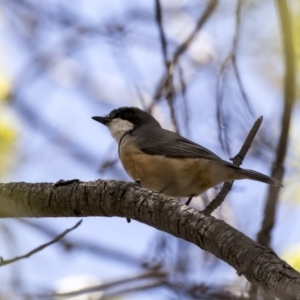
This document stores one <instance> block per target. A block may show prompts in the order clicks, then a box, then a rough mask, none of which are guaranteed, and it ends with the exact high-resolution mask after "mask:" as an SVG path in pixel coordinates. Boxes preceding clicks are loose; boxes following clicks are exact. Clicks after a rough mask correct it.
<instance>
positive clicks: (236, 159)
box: [202, 116, 263, 215]
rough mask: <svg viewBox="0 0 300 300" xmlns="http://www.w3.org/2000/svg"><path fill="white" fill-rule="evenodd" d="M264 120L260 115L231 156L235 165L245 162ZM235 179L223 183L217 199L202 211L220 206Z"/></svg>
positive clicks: (207, 213)
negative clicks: (233, 155)
mask: <svg viewBox="0 0 300 300" xmlns="http://www.w3.org/2000/svg"><path fill="white" fill-rule="evenodd" d="M262 121H263V117H262V116H260V117H259V118H258V119H257V120H256V121H255V123H254V125H253V126H252V128H251V130H250V132H249V134H248V136H247V138H246V140H245V142H244V144H243V146H242V148H241V150H240V152H239V153H238V154H237V155H236V156H235V157H234V158H231V160H232V162H233V164H234V165H236V166H238V167H239V166H240V165H241V164H242V162H243V159H244V158H245V156H246V154H247V152H248V150H249V149H250V146H251V144H252V142H253V140H254V138H255V135H256V134H257V131H258V129H259V127H260V125H261V123H262ZM233 182H234V181H231V182H225V183H224V184H223V187H222V189H221V191H220V192H219V194H218V195H217V197H216V198H215V199H213V200H212V201H211V202H210V204H208V205H207V207H206V208H205V209H204V210H203V211H202V212H203V213H204V214H206V215H210V214H211V213H212V212H213V211H214V210H215V209H216V208H217V207H219V206H220V205H221V204H222V203H223V201H224V199H225V197H226V196H227V194H228V193H229V192H230V190H231V188H232V185H233Z"/></svg>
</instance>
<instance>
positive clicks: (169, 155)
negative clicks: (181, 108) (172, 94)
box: [92, 107, 283, 205]
mask: <svg viewBox="0 0 300 300" xmlns="http://www.w3.org/2000/svg"><path fill="white" fill-rule="evenodd" d="M92 119H93V120H95V121H97V122H100V123H101V124H103V125H105V126H106V127H107V128H108V129H109V131H110V133H111V135H112V137H113V138H114V139H115V141H116V142H117V144H118V154H119V158H120V160H121V163H122V165H123V167H124V169H125V170H126V172H127V174H128V175H129V176H130V177H131V178H132V179H133V180H134V181H136V182H137V183H139V184H140V185H141V186H142V187H145V188H148V189H150V190H153V191H156V192H161V193H163V194H165V195H167V196H171V197H187V198H188V200H187V202H186V204H187V205H189V204H190V202H191V200H192V198H193V197H195V196H198V195H200V194H202V193H204V192H205V191H207V190H208V189H210V188H212V187H214V186H216V185H218V184H220V183H222V182H228V181H232V180H240V179H250V180H255V181H260V182H263V183H266V184H270V185H274V186H280V187H282V186H283V185H282V184H281V183H280V182H279V181H278V180H277V179H275V178H272V177H269V176H267V175H264V174H262V173H259V172H256V171H253V170H248V169H243V168H240V167H238V166H236V165H234V164H232V163H230V162H227V161H225V160H223V159H222V158H220V157H219V156H217V155H216V154H215V153H213V152H212V151H210V150H208V149H206V148H204V147H203V146H200V145H199V144H197V143H195V142H192V141H190V140H189V139H187V138H185V137H183V136H181V135H179V134H177V133H175V132H173V131H170V130H167V129H164V128H162V127H161V125H160V124H159V122H158V121H157V120H156V119H155V118H154V117H153V116H152V115H151V114H150V113H148V112H146V111H143V110H141V109H139V108H137V107H120V108H117V109H114V110H112V111H111V112H110V113H109V114H108V115H106V116H103V117H99V116H96V117H92Z"/></svg>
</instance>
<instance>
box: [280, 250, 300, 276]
mask: <svg viewBox="0 0 300 300" xmlns="http://www.w3.org/2000/svg"><path fill="white" fill-rule="evenodd" d="M282 259H283V260H285V261H286V262H287V263H288V264H289V265H291V266H292V267H293V268H295V269H296V270H297V271H300V245H295V246H293V247H292V248H289V249H288V250H286V251H285V252H284V253H283V255H282Z"/></svg>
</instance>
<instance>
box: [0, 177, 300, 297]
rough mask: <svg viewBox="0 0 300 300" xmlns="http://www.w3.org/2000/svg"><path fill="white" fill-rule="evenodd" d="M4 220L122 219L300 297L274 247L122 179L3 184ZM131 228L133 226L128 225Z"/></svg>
mask: <svg viewBox="0 0 300 300" xmlns="http://www.w3.org/2000/svg"><path fill="white" fill-rule="evenodd" d="M0 207H1V211H0V217H74V216H80V217H84V216H107V217H113V216H119V217H127V218H131V219H135V220H137V221H140V222H142V223H145V224H148V225H150V226H153V227H155V228H157V229H159V230H163V231H165V232H168V233H170V234H173V235H174V236H176V237H180V238H182V239H185V240H187V241H189V242H191V243H194V244H195V245H197V246H199V247H200V248H202V249H203V250H206V251H209V252H210V253H212V254H214V255H215V256H216V257H218V258H220V259H222V260H223V261H225V262H227V263H228V264H230V265H231V266H232V267H233V268H235V269H236V270H237V273H238V274H239V275H244V276H245V277H246V278H247V279H248V280H249V281H250V282H252V283H254V284H257V285H258V286H260V287H261V288H263V289H264V290H265V291H267V292H268V293H270V294H271V295H274V296H277V297H279V298H281V299H285V300H289V299H296V297H297V295H298V291H299V290H300V274H299V273H298V272H296V271H295V270H293V269H292V268H291V267H290V266H289V265H288V264H286V263H285V262H284V261H282V260H281V259H279V258H278V256H277V255H276V254H275V253H274V252H273V251H272V250H271V249H268V248H266V247H264V246H262V245H260V244H258V243H256V242H254V241H252V240H251V239H249V238H248V237H246V236H245V235H244V234H242V233H240V232H238V231H237V230H236V229H234V228H232V227H231V226H229V225H227V224H226V223H225V222H223V221H221V220H218V219H215V218H213V217H212V216H206V215H204V214H202V213H201V212H199V211H196V210H195V209H193V208H191V207H188V206H186V205H184V204H181V203H178V202H177V201H175V200H173V199H172V198H169V197H166V196H164V195H162V194H158V193H155V192H152V191H149V190H147V189H144V188H140V187H139V186H138V185H137V184H134V183H128V182H121V181H113V180H110V181H103V180H97V181H91V182H86V183H83V182H80V183H78V182H74V183H72V184H69V185H64V186H55V185H54V184H52V183H36V184H33V183H25V182H20V183H2V184H0ZM128 226H130V225H128Z"/></svg>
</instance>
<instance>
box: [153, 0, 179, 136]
mask: <svg viewBox="0 0 300 300" xmlns="http://www.w3.org/2000/svg"><path fill="white" fill-rule="evenodd" d="M155 15H156V22H157V25H158V29H159V36H160V41H161V49H162V53H163V59H164V64H165V68H166V81H165V85H164V90H165V92H166V99H167V103H168V106H169V109H170V113H171V119H172V122H173V125H174V127H175V131H176V132H177V133H179V127H178V122H177V120H176V116H175V109H174V93H175V88H174V84H173V64H172V62H169V61H168V57H167V41H166V35H165V32H164V28H163V22H162V10H161V5H160V2H159V0H156V1H155Z"/></svg>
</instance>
